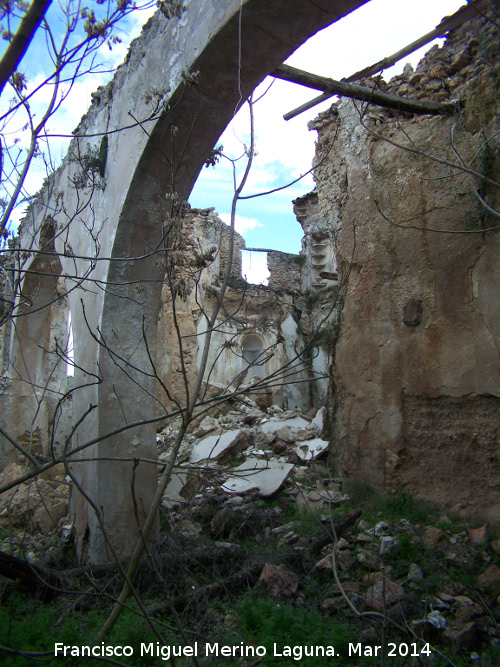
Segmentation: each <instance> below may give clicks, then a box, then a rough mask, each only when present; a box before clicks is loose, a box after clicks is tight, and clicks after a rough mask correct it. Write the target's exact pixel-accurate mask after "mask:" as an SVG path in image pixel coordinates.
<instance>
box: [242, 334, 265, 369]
mask: <svg viewBox="0 0 500 667" xmlns="http://www.w3.org/2000/svg"><path fill="white" fill-rule="evenodd" d="M263 352H264V344H263V342H262V340H261V338H260V337H259V336H257V335H256V334H247V335H246V336H245V337H244V338H243V340H242V341H241V353H242V357H243V359H244V362H246V364H245V365H246V368H247V369H248V374H247V375H248V376H249V377H254V376H255V375H256V376H258V377H259V378H262V377H264V368H263ZM245 365H244V368H245ZM244 368H243V370H244Z"/></svg>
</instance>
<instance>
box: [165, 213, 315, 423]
mask: <svg viewBox="0 0 500 667" xmlns="http://www.w3.org/2000/svg"><path fill="white" fill-rule="evenodd" d="M175 243H176V245H175V249H174V250H173V252H174V253H175V256H174V262H175V270H174V271H173V272H172V273H171V274H170V279H167V280H166V281H165V284H164V287H163V290H162V307H161V309H160V317H159V321H158V328H157V350H158V354H157V370H158V373H159V376H160V377H161V379H162V386H160V387H158V391H157V398H158V401H159V404H160V406H161V407H162V408H163V411H167V410H169V409H171V408H172V405H173V403H174V402H175V401H177V402H179V403H180V404H182V405H184V404H185V402H186V383H187V384H188V386H189V387H190V388H192V387H193V386H194V383H195V381H196V379H197V377H198V375H199V369H200V365H201V356H202V350H203V345H204V340H205V335H204V333H205V330H206V313H208V314H211V313H212V312H213V308H214V306H215V302H216V300H217V298H218V296H219V291H220V288H221V285H222V279H223V276H224V273H225V270H226V266H227V260H228V248H229V227H228V225H226V224H225V223H224V222H223V221H222V220H221V219H220V218H219V217H218V216H217V214H216V213H215V211H214V209H203V210H199V209H193V210H191V211H189V212H188V213H187V215H186V216H185V218H184V219H183V221H182V229H181V230H180V231H179V234H178V235H177V237H176V241H175ZM244 246H245V241H244V239H243V238H242V237H241V236H240V235H239V234H237V233H235V236H234V254H233V262H232V269H231V274H230V275H231V277H230V280H229V285H228V289H227V291H226V294H225V297H224V302H223V308H222V312H221V314H220V317H219V323H220V326H219V327H218V328H217V329H216V331H214V333H213V334H212V339H211V345H210V351H209V358H208V366H207V371H206V373H205V378H204V379H205V382H206V385H207V388H208V391H216V392H217V391H219V392H220V391H221V390H223V389H224V390H225V389H227V388H228V387H229V386H230V385H231V384H233V383H234V384H235V386H237V387H240V386H241V385H243V384H245V383H248V382H249V381H250V380H251V379H252V378H255V377H256V378H258V379H260V380H265V378H266V377H268V376H270V375H273V374H275V373H276V372H278V370H279V369H280V368H281V367H282V366H284V365H286V363H287V362H289V361H291V360H293V358H294V357H295V356H296V352H295V350H296V349H297V348H298V349H302V348H303V346H304V339H303V336H302V331H301V330H300V328H299V326H298V324H297V321H296V319H297V317H296V316H295V319H294V317H292V315H291V314H292V313H293V314H294V315H295V312H296V311H299V312H300V310H301V309H302V310H304V306H303V305H302V302H301V297H300V295H299V294H298V293H297V294H294V293H293V289H292V288H291V287H290V279H288V283H286V282H285V278H286V271H285V269H286V267H287V266H288V265H289V264H291V265H292V266H293V268H294V269H295V271H296V272H297V277H296V287H299V286H300V281H299V271H300V265H301V263H300V262H297V260H296V259H295V256H293V255H287V254H286V253H278V252H276V253H269V254H273V255H276V261H275V262H274V268H275V270H276V275H277V276H278V277H280V276H281V282H282V283H283V286H281V284H280V285H279V289H278V288H277V286H276V285H274V287H273V286H271V285H269V286H263V285H250V284H248V283H246V282H245V280H244V279H243V278H242V275H241V248H244ZM285 286H286V287H285ZM172 293H175V294H176V295H177V297H180V298H177V299H176V303H175V312H174V309H173V307H172ZM296 304H299V309H297V305H296ZM248 336H251V337H252V344H253V345H254V346H255V345H257V347H258V348H259V349H260V351H261V354H260V356H259V357H257V359H256V361H255V363H254V364H253V365H250V366H249V364H248V359H246V358H245V357H246V356H248V354H247V352H248V350H247V349H246V345H247V343H248V340H249V338H248ZM324 370H325V369H323V372H324ZM296 371H297V372H296V373H295V372H294V374H293V376H292V377H293V380H294V381H295V382H296V385H295V386H294V384H293V383H291V384H286V383H285V384H284V383H283V382H281V381H280V380H283V378H281V377H280V376H279V375H278V376H274V380H273V382H272V385H273V386H272V387H271V388H270V389H269V390H267V389H266V388H265V387H263V388H262V389H261V390H260V392H259V400H260V401H261V403H262V404H263V405H265V404H267V405H271V404H277V405H279V406H284V407H291V408H295V407H296V406H299V407H301V408H303V409H308V408H309V407H311V396H312V393H311V390H310V387H309V386H308V383H307V380H308V379H310V376H309V374H308V373H307V371H306V370H305V368H304V367H303V365H302V364H299V365H298V367H297V368H296ZM164 388H166V390H167V391H166V392H165V391H164Z"/></svg>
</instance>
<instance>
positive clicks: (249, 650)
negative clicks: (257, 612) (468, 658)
mask: <svg viewBox="0 0 500 667" xmlns="http://www.w3.org/2000/svg"><path fill="white" fill-rule="evenodd" d="M377 648H380V647H375V646H362V644H361V643H357V644H349V649H348V653H349V655H351V656H352V655H358V656H361V655H367V653H366V650H367V649H369V650H370V655H376V653H375V652H373V653H372V651H374V649H377ZM54 653H55V657H56V658H58V657H82V658H100V657H117V658H121V657H130V656H133V655H134V649H133V647H132V646H121V645H115V646H110V645H106V644H105V643H104V642H102V644H97V645H95V646H68V645H66V644H54ZM137 653H139V654H140V655H141V656H151V657H152V658H160V659H161V660H170V658H171V657H174V658H180V657H193V656H198V655H200V656H203V655H205V656H214V657H221V658H232V657H259V658H261V657H264V656H265V655H267V649H266V647H265V646H252V645H248V644H244V643H243V642H242V643H241V644H238V645H235V646H228V645H226V644H218V643H214V644H210V643H209V642H207V643H206V644H205V645H204V646H203V645H198V642H195V643H194V644H193V645H192V646H162V645H161V644H160V643H159V642H156V645H155V644H154V643H153V642H151V643H150V644H144V643H141V645H140V649H139V651H137ZM338 655H339V653H338V652H337V651H336V650H335V647H334V646H300V645H299V646H286V645H285V646H278V645H277V644H274V645H273V656H274V657H283V658H292V659H293V660H297V661H298V660H302V658H303V657H323V656H325V657H335V656H338Z"/></svg>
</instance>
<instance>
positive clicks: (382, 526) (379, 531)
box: [366, 521, 389, 536]
mask: <svg viewBox="0 0 500 667" xmlns="http://www.w3.org/2000/svg"><path fill="white" fill-rule="evenodd" d="M388 530H389V524H388V523H386V522H385V521H379V522H378V523H377V524H376V525H375V528H370V529H369V530H367V531H366V532H367V533H369V534H372V535H373V534H375V535H378V536H381V535H386V534H387V531H388Z"/></svg>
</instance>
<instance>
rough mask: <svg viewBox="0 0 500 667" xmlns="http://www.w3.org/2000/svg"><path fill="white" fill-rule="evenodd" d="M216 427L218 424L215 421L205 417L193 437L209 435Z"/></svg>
mask: <svg viewBox="0 0 500 667" xmlns="http://www.w3.org/2000/svg"><path fill="white" fill-rule="evenodd" d="M218 426H219V422H218V421H217V420H216V419H214V418H213V417H205V419H203V421H202V422H201V424H200V425H199V426H198V428H197V429H196V431H195V432H194V433H193V435H194V436H195V437H196V438H202V437H203V436H204V435H207V433H211V432H212V431H213V430H215V429H216V428H217V427H218Z"/></svg>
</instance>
